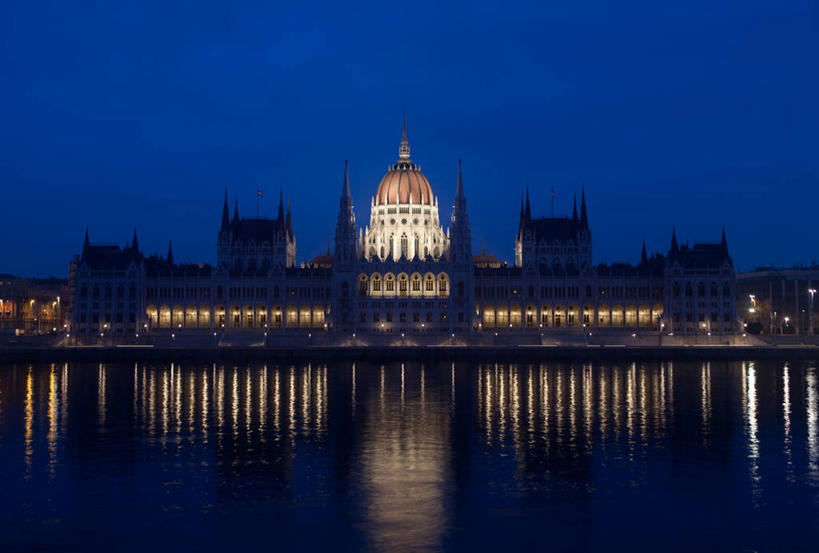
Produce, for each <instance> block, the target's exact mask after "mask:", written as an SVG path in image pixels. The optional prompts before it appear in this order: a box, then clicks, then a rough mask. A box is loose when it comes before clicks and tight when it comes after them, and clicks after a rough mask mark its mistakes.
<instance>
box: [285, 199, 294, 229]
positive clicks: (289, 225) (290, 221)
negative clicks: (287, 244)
mask: <svg viewBox="0 0 819 553" xmlns="http://www.w3.org/2000/svg"><path fill="white" fill-rule="evenodd" d="M285 226H286V227H287V234H289V235H290V236H291V237H292V236H293V217H292V216H291V215H290V198H288V199H287V216H286V218H285Z"/></svg>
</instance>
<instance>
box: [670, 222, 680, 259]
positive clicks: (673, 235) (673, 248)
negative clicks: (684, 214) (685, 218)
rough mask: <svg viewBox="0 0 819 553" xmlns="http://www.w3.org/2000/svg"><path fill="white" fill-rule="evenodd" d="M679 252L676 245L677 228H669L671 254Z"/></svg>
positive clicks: (678, 246) (678, 247)
mask: <svg viewBox="0 0 819 553" xmlns="http://www.w3.org/2000/svg"><path fill="white" fill-rule="evenodd" d="M679 251H680V245H679V244H678V243H677V227H671V254H672V255H673V254H677V253H679Z"/></svg>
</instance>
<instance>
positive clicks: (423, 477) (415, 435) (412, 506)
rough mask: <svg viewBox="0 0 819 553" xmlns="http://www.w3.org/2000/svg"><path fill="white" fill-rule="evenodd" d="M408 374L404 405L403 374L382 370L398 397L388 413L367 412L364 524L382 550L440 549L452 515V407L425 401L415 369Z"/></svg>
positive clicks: (384, 385) (385, 382)
mask: <svg viewBox="0 0 819 553" xmlns="http://www.w3.org/2000/svg"><path fill="white" fill-rule="evenodd" d="M421 370H422V369H419V373H420V372H421ZM405 373H406V374H405V378H406V384H407V388H406V389H405V393H406V392H410V393H406V395H405V403H404V406H403V408H402V407H401V406H400V394H401V375H400V373H399V372H398V371H395V372H390V373H389V374H388V375H387V374H385V372H384V371H383V369H382V371H381V376H380V382H379V386H380V387H381V389H382V390H384V391H385V392H386V390H389V393H390V395H391V397H392V398H393V399H394V400H399V401H394V402H392V403H390V408H389V409H387V410H386V411H384V412H381V411H380V410H379V409H368V410H366V411H363V412H365V413H367V414H368V415H369V418H368V419H367V420H366V421H365V426H366V428H365V430H364V432H365V433H366V434H367V435H368V436H369V437H370V439H369V440H368V441H367V442H365V444H364V445H365V447H364V449H363V451H362V486H363V493H364V496H365V497H366V501H365V517H366V519H367V523H366V524H365V525H364V528H365V529H366V530H365V531H366V532H367V534H368V537H369V540H370V541H371V543H372V545H373V549H375V550H378V551H409V550H412V551H427V550H437V549H439V548H440V547H441V545H442V544H441V537H442V534H443V529H444V525H445V521H446V518H447V515H446V511H445V494H444V483H445V482H446V480H447V475H446V470H447V465H448V456H449V451H450V436H449V429H450V425H449V424H448V420H449V417H450V415H449V410H448V408H447V406H446V404H445V402H437V401H434V402H432V403H431V404H428V405H427V404H425V399H422V397H423V396H421V394H420V390H419V394H418V395H414V394H412V393H411V387H412V382H414V381H415V379H414V378H413V375H412V370H407V369H406V368H405ZM419 376H420V375H419ZM419 386H420V384H419ZM374 401H378V402H379V403H381V400H380V398H379V399H377V400H374ZM396 407H397V408H396Z"/></svg>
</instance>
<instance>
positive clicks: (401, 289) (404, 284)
mask: <svg viewBox="0 0 819 553" xmlns="http://www.w3.org/2000/svg"><path fill="white" fill-rule="evenodd" d="M408 287H409V282H408V281H407V275H399V276H398V294H399V295H400V296H406V295H407V291H408Z"/></svg>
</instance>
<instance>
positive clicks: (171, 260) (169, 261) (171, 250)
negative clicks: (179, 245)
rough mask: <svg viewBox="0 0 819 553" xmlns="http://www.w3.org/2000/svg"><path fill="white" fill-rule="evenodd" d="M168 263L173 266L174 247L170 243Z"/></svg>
mask: <svg viewBox="0 0 819 553" xmlns="http://www.w3.org/2000/svg"><path fill="white" fill-rule="evenodd" d="M168 263H170V264H171V265H173V247H172V245H171V243H170V242H168Z"/></svg>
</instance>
